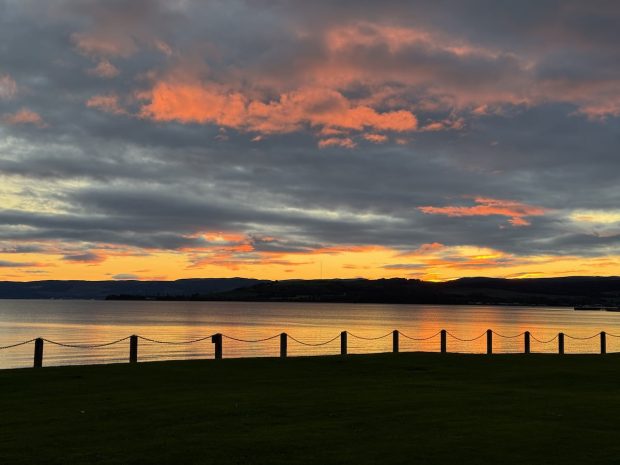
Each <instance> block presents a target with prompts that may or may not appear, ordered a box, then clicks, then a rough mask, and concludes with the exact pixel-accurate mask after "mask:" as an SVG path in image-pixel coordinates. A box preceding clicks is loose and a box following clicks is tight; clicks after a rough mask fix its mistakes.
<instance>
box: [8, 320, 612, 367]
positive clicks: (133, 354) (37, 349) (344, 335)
mask: <svg viewBox="0 0 620 465" xmlns="http://www.w3.org/2000/svg"><path fill="white" fill-rule="evenodd" d="M348 336H350V337H351V338H353V339H358V340H360V341H379V340H382V339H386V338H389V337H390V336H391V338H392V352H395V353H397V352H400V351H401V350H400V338H401V336H402V337H403V338H404V339H407V340H410V341H413V342H430V341H431V340H433V339H435V338H436V337H437V336H439V337H440V345H439V352H441V353H448V352H450V351H449V350H448V349H449V345H448V338H451V339H452V340H454V341H456V342H457V343H460V344H463V343H465V344H468V343H473V342H476V341H479V340H481V339H482V338H484V337H485V336H486V353H487V354H492V353H493V337H494V336H496V337H498V338H500V339H506V340H517V339H518V338H523V350H522V352H523V353H525V354H529V353H532V351H531V341H535V342H536V343H538V344H541V345H547V344H552V343H554V342H555V341H557V353H559V354H564V353H565V339H571V340H575V341H589V340H592V339H595V338H599V339H600V351H599V352H600V353H601V354H606V353H607V338H608V337H611V338H620V335H616V334H611V333H607V332H605V331H601V332H598V333H596V334H593V335H591V336H571V335H569V334H564V333H562V332H560V333H557V334H556V335H555V336H553V337H552V338H549V339H540V338H537V337H535V336H534V335H533V334H531V333H530V332H529V331H524V332H521V333H519V334H514V335H505V334H502V333H498V332H496V331H493V330H491V329H489V330H487V331H485V332H483V333H482V334H480V335H479V336H476V337H472V338H463V337H459V336H457V335H455V334H453V333H451V332H449V331H447V330H445V329H442V330H440V331H437V332H436V333H434V334H431V335H428V336H420V337H413V336H409V335H407V334H405V333H402V332H400V331H398V330H394V331H390V332H389V333H386V334H383V335H381V336H376V337H368V336H361V335H358V334H355V333H351V332H347V331H342V332H341V333H340V334H337V335H336V336H334V337H333V338H330V339H327V340H325V341H320V342H309V341H303V340H300V339H298V338H295V337H293V336H291V335H289V334H287V333H279V334H275V335H273V336H269V337H264V338H259V339H243V338H238V337H234V336H230V335H227V334H222V333H215V334H210V335H208V336H204V337H200V338H196V339H190V340H186V341H164V340H159V339H152V338H148V337H145V336H139V335H135V334H134V335H131V336H126V337H123V338H120V339H116V340H114V341H111V342H105V343H99V344H74V343H64V342H58V341H54V340H51V339H46V338H40V337H39V338H34V339H29V340H26V341H22V342H17V343H14V344H9V345H5V346H0V351H4V350H10V349H13V348H16V347H21V346H25V345H28V344H33V343H34V363H33V366H34V367H35V368H38V367H42V366H43V347H44V344H45V343H47V344H50V345H53V346H58V347H62V348H68V349H83V350H89V349H99V348H103V347H110V346H113V345H116V344H120V343H123V342H125V341H129V361H130V362H131V363H135V362H137V361H138V341H140V340H142V341H144V342H148V343H151V344H161V345H173V346H182V345H190V344H196V343H199V342H203V341H207V340H210V341H211V343H212V344H213V345H214V348H215V358H216V359H221V358H223V353H224V351H223V341H224V340H230V341H234V342H237V343H242V344H260V343H263V342H268V341H271V340H275V339H278V338H279V340H280V357H287V356H288V341H289V340H290V341H291V342H292V343H295V344H298V345H300V346H303V347H322V346H326V345H329V344H331V343H333V342H335V341H336V340H338V339H340V355H346V354H347V353H348V349H349V344H348Z"/></svg>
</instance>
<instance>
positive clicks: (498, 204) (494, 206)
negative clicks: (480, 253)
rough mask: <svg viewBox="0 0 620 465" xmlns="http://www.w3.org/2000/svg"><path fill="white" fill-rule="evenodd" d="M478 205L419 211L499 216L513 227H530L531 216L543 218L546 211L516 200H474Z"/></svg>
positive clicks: (439, 213) (429, 207) (441, 213)
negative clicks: (505, 218) (506, 218)
mask: <svg viewBox="0 0 620 465" xmlns="http://www.w3.org/2000/svg"><path fill="white" fill-rule="evenodd" d="M474 202H475V203H476V205H473V206H447V207H432V206H424V207H418V210H420V211H422V212H424V213H426V214H430V215H446V216H451V217H463V216H491V215H499V216H505V217H508V218H509V220H508V222H509V223H510V224H512V225H513V226H529V225H530V222H529V221H528V220H527V219H526V217H529V216H542V215H544V214H545V213H546V211H547V210H546V209H544V208H542V207H536V206H532V205H527V204H524V203H521V202H517V201H514V200H500V199H491V198H487V197H476V198H474Z"/></svg>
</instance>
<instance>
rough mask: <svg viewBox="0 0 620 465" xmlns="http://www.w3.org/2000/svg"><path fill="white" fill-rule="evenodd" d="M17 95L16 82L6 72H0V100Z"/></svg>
mask: <svg viewBox="0 0 620 465" xmlns="http://www.w3.org/2000/svg"><path fill="white" fill-rule="evenodd" d="M15 95H17V84H16V82H15V80H14V79H13V78H12V77H11V76H9V75H8V74H0V100H10V99H12V98H14V97H15Z"/></svg>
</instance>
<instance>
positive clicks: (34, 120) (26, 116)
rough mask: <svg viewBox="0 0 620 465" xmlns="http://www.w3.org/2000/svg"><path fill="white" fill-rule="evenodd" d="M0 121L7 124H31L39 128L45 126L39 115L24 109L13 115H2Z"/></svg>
mask: <svg viewBox="0 0 620 465" xmlns="http://www.w3.org/2000/svg"><path fill="white" fill-rule="evenodd" d="M2 120H3V121H4V122H5V123H9V124H33V125H35V126H38V127H40V128H42V127H45V126H46V124H45V121H43V118H41V115H39V114H38V113H37V112H34V111H32V110H30V109H28V108H25V107H24V108H22V109H21V110H19V111H17V112H15V113H10V114H7V115H4V117H3V118H2Z"/></svg>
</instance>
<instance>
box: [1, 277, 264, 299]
mask: <svg viewBox="0 0 620 465" xmlns="http://www.w3.org/2000/svg"><path fill="white" fill-rule="evenodd" d="M259 282H260V281H259V280H258V279H246V278H205V279H178V280H176V281H135V280H127V281H80V280H70V281H60V280H49V281H29V282H16V281H0V299H105V298H106V297H108V296H110V295H116V296H122V297H123V298H126V299H128V300H142V299H147V298H148V299H158V298H165V297H167V296H181V297H185V296H192V295H206V294H210V293H214V292H225V291H229V290H232V289H238V288H241V287H243V286H251V285H254V284H256V283H259Z"/></svg>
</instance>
